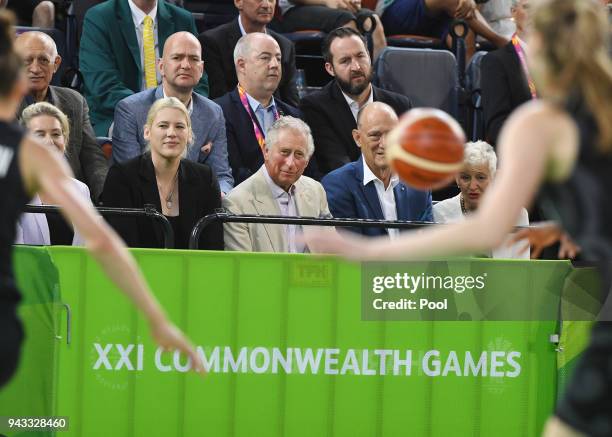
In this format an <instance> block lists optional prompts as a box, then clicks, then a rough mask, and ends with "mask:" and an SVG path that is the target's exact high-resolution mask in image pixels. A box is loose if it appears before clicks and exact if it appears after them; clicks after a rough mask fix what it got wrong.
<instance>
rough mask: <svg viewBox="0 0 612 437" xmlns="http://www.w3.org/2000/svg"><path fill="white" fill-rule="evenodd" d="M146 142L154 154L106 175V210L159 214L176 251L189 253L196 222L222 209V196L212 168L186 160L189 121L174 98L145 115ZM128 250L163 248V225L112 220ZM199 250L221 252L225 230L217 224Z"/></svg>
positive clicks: (139, 220)
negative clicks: (164, 219)
mask: <svg viewBox="0 0 612 437" xmlns="http://www.w3.org/2000/svg"><path fill="white" fill-rule="evenodd" d="M144 138H145V140H147V141H148V143H149V147H150V151H149V152H147V153H145V154H143V155H140V156H138V157H136V158H134V159H131V160H129V161H127V162H124V163H117V164H114V165H113V166H112V167H111V168H110V170H109V171H108V177H107V178H106V184H105V185H104V192H103V193H102V201H103V203H104V206H111V207H119V208H143V207H144V206H145V205H147V204H151V205H153V206H155V208H156V209H157V211H161V213H162V214H164V215H165V216H166V217H167V218H168V220H169V221H170V224H171V225H172V229H173V230H174V240H175V247H176V248H177V249H186V248H187V247H188V243H189V235H190V234H191V230H192V228H193V227H194V226H195V224H196V222H197V221H198V220H199V219H200V218H201V217H204V216H205V215H207V214H211V213H213V212H214V211H215V209H217V208H219V207H220V206H221V192H220V191H219V183H218V182H217V178H216V177H215V174H214V172H213V171H212V170H211V168H210V167H209V166H208V165H205V164H198V163H196V162H192V161H189V160H187V159H184V156H185V153H186V152H187V144H188V143H189V142H191V139H192V131H191V118H190V117H189V113H188V112H187V109H186V108H185V105H183V104H182V103H181V101H180V100H179V99H177V98H176V97H166V98H163V99H159V100H157V101H156V102H155V103H154V104H153V106H151V109H150V110H149V113H148V115H147V121H146V123H145V127H144ZM108 221H109V222H110V223H111V225H112V226H113V227H114V228H115V229H116V230H117V232H118V233H119V235H121V237H122V238H123V239H124V240H125V242H126V243H127V244H128V246H130V247H163V244H164V239H163V235H162V232H161V229H160V228H159V224H157V223H154V222H153V221H152V220H151V219H150V218H148V217H138V218H131V217H130V218H118V217H109V220H108ZM199 243H200V245H199V247H200V249H218V250H223V229H222V227H221V224H220V223H213V224H212V225H210V226H208V227H207V228H206V229H205V230H204V231H203V232H202V238H200V242H199Z"/></svg>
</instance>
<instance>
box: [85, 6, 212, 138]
mask: <svg viewBox="0 0 612 437" xmlns="http://www.w3.org/2000/svg"><path fill="white" fill-rule="evenodd" d="M179 31H187V32H190V33H192V34H194V35H196V36H197V34H198V33H197V30H196V25H195V21H194V20H193V16H192V15H191V13H190V12H189V11H186V10H185V9H181V8H179V7H177V6H174V5H171V4H168V3H167V2H166V1H165V0H108V1H105V2H104V3H100V4H99V5H96V6H94V7H93V8H91V9H89V10H88V11H87V13H86V14H85V21H84V22H83V33H82V36H81V43H80V53H79V60H80V61H79V62H80V66H79V68H80V70H81V73H83V80H84V87H83V93H84V95H85V98H86V99H87V104H88V105H89V111H90V113H89V115H90V118H91V124H92V125H93V127H94V131H95V132H96V135H98V136H107V135H108V130H109V127H110V125H111V122H112V121H113V113H114V111H115V106H116V105H117V103H118V102H119V101H120V100H121V99H123V98H125V97H127V96H130V95H132V94H134V93H137V92H139V91H143V90H145V89H148V88H155V87H157V85H159V83H160V82H161V76H160V74H159V71H156V68H155V63H156V61H157V59H158V58H159V55H160V51H161V50H162V48H163V47H164V44H165V42H166V39H168V37H169V36H170V35H172V34H173V33H176V32H179ZM196 92H197V93H199V94H201V95H203V96H208V79H207V76H206V74H204V75H203V76H202V79H201V80H200V83H199V84H198V86H197V87H196Z"/></svg>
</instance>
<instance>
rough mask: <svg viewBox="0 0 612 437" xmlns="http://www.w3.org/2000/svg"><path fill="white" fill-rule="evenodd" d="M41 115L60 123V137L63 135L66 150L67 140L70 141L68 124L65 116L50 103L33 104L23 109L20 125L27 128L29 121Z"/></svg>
mask: <svg viewBox="0 0 612 437" xmlns="http://www.w3.org/2000/svg"><path fill="white" fill-rule="evenodd" d="M41 115H47V116H49V117H53V118H55V119H56V120H58V121H59V122H60V126H61V128H62V135H64V142H65V143H66V148H68V140H69V139H70V123H69V122H68V117H66V114H64V113H63V112H62V111H61V110H60V109H59V108H58V107H57V106H53V105H52V104H51V103H47V102H38V103H34V104H32V105H30V106H28V107H27V108H25V109H24V110H23V112H22V113H21V123H22V124H23V125H24V126H25V127H28V124H30V121H32V119H33V118H36V117H39V116H41Z"/></svg>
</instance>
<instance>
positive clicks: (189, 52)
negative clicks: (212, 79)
mask: <svg viewBox="0 0 612 437" xmlns="http://www.w3.org/2000/svg"><path fill="white" fill-rule="evenodd" d="M159 71H160V74H161V76H162V80H163V85H164V90H165V91H166V94H168V95H169V96H172V97H179V98H180V95H183V96H188V95H190V94H191V92H192V91H193V88H195V87H196V85H197V84H198V82H199V81H200V79H201V78H202V74H204V62H202V46H201V45H200V41H198V39H197V38H196V37H195V36H194V35H193V34H191V33H189V32H176V33H174V34H172V35H170V37H169V38H168V39H167V40H166V43H165V44H164V50H163V54H162V58H161V59H160V60H159ZM186 98H187V99H188V97H186Z"/></svg>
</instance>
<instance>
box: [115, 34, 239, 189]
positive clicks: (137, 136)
mask: <svg viewBox="0 0 612 437" xmlns="http://www.w3.org/2000/svg"><path fill="white" fill-rule="evenodd" d="M201 53H202V48H201V47H200V43H199V41H198V39H197V38H196V37H195V36H193V35H192V34H191V33H189V32H177V33H175V34H174V35H172V36H170V37H169V38H168V39H167V40H166V44H165V45H164V48H163V56H162V58H161V59H160V60H159V72H160V74H161V77H162V84H161V85H160V86H158V87H157V88H151V89H148V90H145V91H141V92H139V93H136V94H132V95H131V96H129V97H126V98H125V99H123V100H121V101H120V102H119V104H118V105H117V108H116V109H115V122H114V128H113V161H114V162H125V161H128V160H130V159H132V158H135V157H137V156H139V155H140V154H142V153H143V152H144V151H145V149H146V147H147V141H146V140H145V138H144V136H143V135H144V126H145V123H146V121H147V114H148V112H149V109H150V108H151V106H152V105H153V103H154V102H155V101H156V100H159V99H161V98H164V97H176V98H178V99H179V100H180V101H181V102H182V103H183V104H184V105H185V107H186V108H187V110H188V112H189V115H190V116H191V124H192V126H193V136H194V139H193V141H194V144H193V146H192V147H190V148H189V150H188V151H187V159H189V160H191V161H195V162H200V163H203V164H208V165H210V167H211V168H212V169H213V170H214V171H215V173H216V175H217V178H218V180H219V185H220V186H221V191H222V192H223V193H228V192H229V191H230V190H231V189H232V187H233V186H234V179H233V178H232V172H231V170H230V166H229V162H228V158H227V139H226V135H225V119H224V118H223V111H222V110H221V108H220V107H219V105H217V104H216V103H213V102H212V101H210V100H209V99H208V98H206V97H203V96H200V95H199V94H197V93H194V92H193V90H194V88H195V86H196V85H197V84H198V82H199V81H200V78H201V77H202V73H203V70H204V64H203V62H202V58H201Z"/></svg>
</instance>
